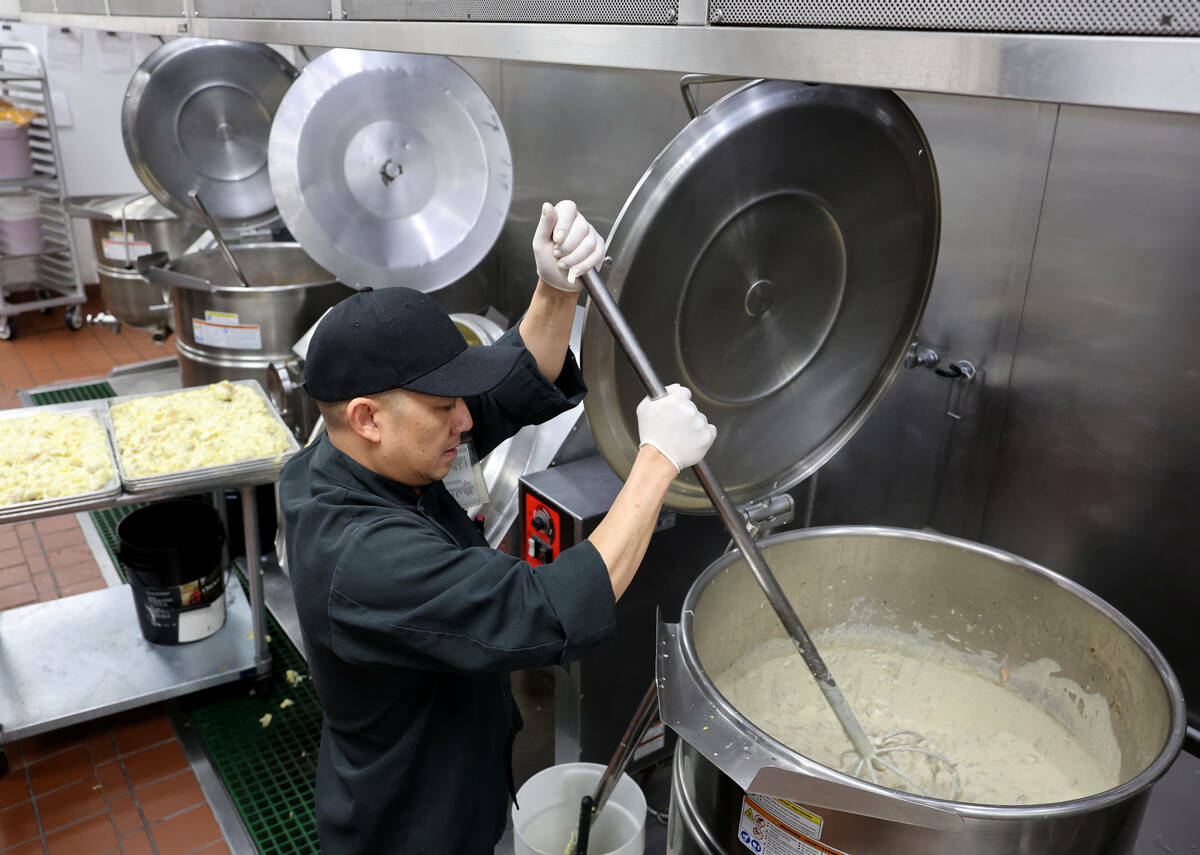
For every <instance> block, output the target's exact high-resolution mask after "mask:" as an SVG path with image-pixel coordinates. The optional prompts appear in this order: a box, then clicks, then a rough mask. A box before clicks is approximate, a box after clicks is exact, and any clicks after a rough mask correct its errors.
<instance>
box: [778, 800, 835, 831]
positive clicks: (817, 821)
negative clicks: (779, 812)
mask: <svg viewBox="0 0 1200 855" xmlns="http://www.w3.org/2000/svg"><path fill="white" fill-rule="evenodd" d="M778 802H779V804H781V805H783V806H784V807H786V808H788V809H789V810H791V811H792V812H793V813H798V814H800V816H802V817H804V818H805V819H807V820H808V821H809V822H811V823H812V824H813V825H815V826H816V831H815V832H814V833H813V837H817V838H819V837H820V836H821V826H822V825H824V824H825V820H823V819H821V817H819V816H817V815H816V814H815V813H813V812H812V811H810V810H806V809H804V808H802V807H800V805H798V804H796V803H795V802H789V801H788V800H787V799H778Z"/></svg>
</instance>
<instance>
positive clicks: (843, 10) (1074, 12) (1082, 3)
mask: <svg viewBox="0 0 1200 855" xmlns="http://www.w3.org/2000/svg"><path fill="white" fill-rule="evenodd" d="M709 21H710V22H712V23H714V24H740V25H752V26H792V27H863V28H872V29H905V30H972V31H985V32H1021V33H1080V34H1101V33H1103V34H1113V35H1120V34H1123V35H1175V36H1183V35H1196V34H1198V33H1200V3H1198V2H1196V0H1182V2H1181V1H1180V0H1166V2H1161V3H1156V2H1153V0H1134V2H1116V1H1115V0H1065V2H1060V3H1046V2H1042V0H1038V2H1030V0H961V2H945V0H931V2H923V3H910V2H907V0H710V3H709Z"/></svg>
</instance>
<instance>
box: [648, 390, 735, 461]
mask: <svg viewBox="0 0 1200 855" xmlns="http://www.w3.org/2000/svg"><path fill="white" fill-rule="evenodd" d="M637 420H638V439H639V443H638V444H639V445H653V446H654V447H655V448H657V449H658V450H659V451H661V452H662V453H663V456H665V457H666V458H667V459H668V460H670V461H671V462H672V463H674V464H675V468H676V469H678V470H679V471H680V472H682V471H683V470H684V469H686V468H687V467H689V466H695V465H696V464H697V463H699V462H700V461H701V460H703V459H704V455H705V454H706V453H707V452H708V449H709V447H710V446H711V445H712V444H713V440H714V439H716V438H717V429H716V428H715V427H713V426H712V425H710V424H709V423H708V419H707V418H705V417H704V413H702V412H700V411H699V410H698V409H696V405H695V404H693V403H692V390H691V389H688V388H686V387H684V386H680V385H679V384H678V383H672V384H671V385H670V386H668V387H667V394H666V395H665V396H664V397H662V398H659V399H657V400H654V399H652V398H650V397H645V398H642V402H641V403H640V404H638V406H637Z"/></svg>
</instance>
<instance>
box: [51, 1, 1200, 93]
mask: <svg viewBox="0 0 1200 855" xmlns="http://www.w3.org/2000/svg"><path fill="white" fill-rule="evenodd" d="M44 17H45V16H41V15H33V16H30V21H31V22H35V23H51V24H56V25H59V22H58V21H57V20H55V21H45V20H42V19H43V18H44ZM65 19H66V20H70V19H71V16H65ZM68 25H70V24H68ZM74 25H77V26H87V24H83V23H78V22H75V23H74ZM193 34H194V35H198V36H203V37H205V38H227V39H238V40H242V41H256V42H263V43H266V44H303V45H328V46H335V45H336V46H338V47H351V48H358V49H363V50H397V51H415V52H418V53H435V54H444V55H447V56H476V57H484V58H491V59H501V60H518V61H521V62H545V63H559V64H563V65H574V66H594V67H602V68H636V69H658V70H662V71H678V72H691V71H704V72H710V73H714V74H716V73H721V74H740V75H749V76H754V77H777V78H781V79H785V80H807V81H814V82H821V83H842V84H845V85H847V86H881V87H886V88H891V89H913V90H919V91H924V92H946V93H955V94H960V95H983V96H989V97H1000V98H1016V99H1028V100H1036V101H1047V102H1054V103H1059V102H1061V103H1071V104H1093V105H1099V106H1106V107H1133V108H1137V109H1147V110H1177V111H1179V112H1193V113H1200V62H1197V59H1196V56H1197V53H1198V52H1200V41H1197V40H1196V39H1191V38H1168V37H1153V36H1150V37H1147V36H1142V37H1133V36H1127V37H1118V36H1113V37H1106V38H1095V37H1090V36H1074V35H1042V34H1037V35H1025V34H1016V33H949V32H926V31H916V30H861V29H822V28H804V27H699V26H670V27H655V26H633V25H621V24H610V25H606V26H596V25H591V24H569V23H564V24H522V23H494V22H474V21H472V22H461V21H453V22H444V21H415V20H405V21H396V20H391V21H334V22H332V23H330V22H328V21H324V22H319V21H280V20H246V19H243V20H226V19H219V18H199V19H196V20H195V21H194V22H193Z"/></svg>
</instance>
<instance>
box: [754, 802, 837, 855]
mask: <svg viewBox="0 0 1200 855" xmlns="http://www.w3.org/2000/svg"><path fill="white" fill-rule="evenodd" d="M824 824H825V823H824V820H823V819H821V817H820V816H818V815H817V814H815V813H813V812H812V811H809V810H807V809H806V808H802V807H800V806H799V805H795V804H794V803H791V802H784V801H782V800H780V799H774V798H771V797H769V796H761V795H758V794H757V793H754V794H747V795H746V796H745V797H744V798H743V800H742V814H741V817H740V822H739V827H738V840H739V841H740V842H741V844H742V845H743V846H744V847H746V848H747V849H749V850H750V851H751V852H753V853H755V855H849V853H846V852H843V851H842V850H840V849H834V848H833V847H832V846H828V845H827V844H824V843H821V842H820V841H819V840H818V839H816V838H817V837H818V836H819V835H820V832H821V829H822V827H823V826H824ZM806 832H807V833H806Z"/></svg>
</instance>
